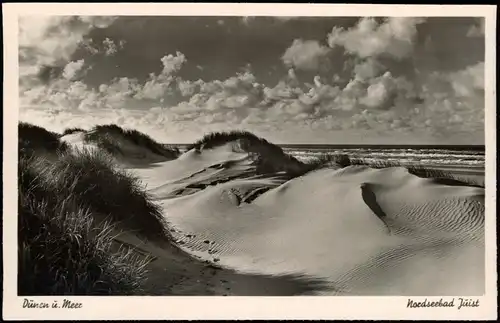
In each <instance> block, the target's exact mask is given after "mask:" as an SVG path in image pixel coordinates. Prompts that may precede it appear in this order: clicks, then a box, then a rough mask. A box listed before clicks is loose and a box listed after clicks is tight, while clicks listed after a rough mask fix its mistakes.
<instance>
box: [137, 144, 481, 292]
mask: <svg viewBox="0 0 500 323" xmlns="http://www.w3.org/2000/svg"><path fill="white" fill-rule="evenodd" d="M257 169H258V167H257V166H256V165H255V159H254V156H252V154H251V152H249V149H248V148H247V147H246V146H245V143H244V142H241V141H235V142H231V143H225V144H223V145H218V146H216V147H210V148H208V149H207V148H203V147H201V149H192V150H190V151H188V152H186V153H185V154H184V155H182V156H180V157H179V159H177V160H173V161H169V162H165V163H162V164H159V165H158V166H157V167H154V168H151V169H136V170H135V171H136V172H137V174H139V176H140V177H141V178H143V179H144V180H145V182H147V183H148V184H149V185H148V187H149V188H150V191H149V192H150V193H151V194H152V195H153V196H154V197H155V199H156V201H157V202H158V203H160V205H162V207H163V209H164V214H165V217H166V220H167V221H168V222H169V225H170V226H171V228H172V229H173V230H174V232H173V233H172V235H173V237H174V239H176V241H177V244H178V245H179V246H180V247H181V248H182V249H183V250H184V251H186V252H187V253H189V254H191V255H194V256H196V257H199V258H201V259H203V260H205V261H208V262H211V263H214V264H216V265H219V266H222V267H225V268H229V269H232V270H236V271H238V272H241V273H247V274H260V275H271V276H275V277H280V276H283V275H297V276H301V277H308V278H310V279H319V280H321V281H324V282H325V284H326V285H327V288H326V290H325V289H322V290H321V291H319V290H318V291H317V292H310V293H312V294H317V295H320V294H321V295H445V294H446V295H453V294H468V295H480V294H482V293H483V292H484V189H483V188H479V187H469V186H463V185H446V184H444V183H442V182H440V181H434V180H432V179H427V178H421V177H418V176H415V175H413V174H411V173H410V172H408V170H407V169H405V168H402V167H391V168H386V169H374V168H370V167H366V166H348V167H345V168H342V169H332V168H324V169H319V170H317V171H314V172H310V173H307V174H305V175H303V176H301V177H296V178H290V177H286V176H285V177H280V176H278V173H271V172H270V173H266V174H260V173H259V172H258V171H257ZM285 173H286V172H285ZM462 273H466V275H465V276H464V275H462Z"/></svg>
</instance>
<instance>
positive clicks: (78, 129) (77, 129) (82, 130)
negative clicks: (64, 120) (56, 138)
mask: <svg viewBox="0 0 500 323" xmlns="http://www.w3.org/2000/svg"><path fill="white" fill-rule="evenodd" d="M75 132H85V130H84V129H82V128H68V129H65V130H64V131H63V133H62V135H63V136H65V135H71V134H73V133H75Z"/></svg>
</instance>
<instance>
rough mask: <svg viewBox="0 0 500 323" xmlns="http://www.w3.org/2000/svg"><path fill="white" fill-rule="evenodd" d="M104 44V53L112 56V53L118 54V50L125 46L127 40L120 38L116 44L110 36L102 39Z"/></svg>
mask: <svg viewBox="0 0 500 323" xmlns="http://www.w3.org/2000/svg"><path fill="white" fill-rule="evenodd" d="M102 44H103V46H104V54H105V55H106V56H111V55H114V54H116V53H117V52H118V50H121V49H123V47H124V46H125V41H124V40H120V41H119V42H118V44H115V42H114V40H112V39H109V38H108V37H106V38H105V39H104V40H103V41H102Z"/></svg>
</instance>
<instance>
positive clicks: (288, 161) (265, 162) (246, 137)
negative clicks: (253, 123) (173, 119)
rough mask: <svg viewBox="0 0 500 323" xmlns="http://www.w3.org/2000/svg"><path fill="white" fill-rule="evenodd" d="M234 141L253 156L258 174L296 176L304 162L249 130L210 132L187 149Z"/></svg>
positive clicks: (205, 147) (211, 146)
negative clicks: (283, 173) (282, 173)
mask: <svg viewBox="0 0 500 323" xmlns="http://www.w3.org/2000/svg"><path fill="white" fill-rule="evenodd" d="M233 142H238V143H239V147H238V149H241V150H243V151H245V152H247V153H249V154H250V155H251V156H253V158H254V160H255V165H256V167H257V169H256V170H257V173H258V174H270V173H276V172H285V173H287V174H289V175H290V176H296V174H297V173H298V172H300V169H302V163H301V162H300V161H298V160H297V159H296V158H295V157H293V156H291V155H288V154H286V153H285V152H284V151H283V149H281V147H279V146H277V145H275V144H272V143H270V142H268V141H267V140H265V139H263V138H260V137H258V136H256V135H254V134H253V133H251V132H248V131H240V130H234V131H228V132H212V133H208V134H206V135H205V136H203V137H202V138H201V139H199V140H197V141H196V142H194V143H193V144H191V145H189V146H188V147H187V150H191V149H196V150H202V149H211V148H215V147H218V146H221V145H224V144H227V143H233Z"/></svg>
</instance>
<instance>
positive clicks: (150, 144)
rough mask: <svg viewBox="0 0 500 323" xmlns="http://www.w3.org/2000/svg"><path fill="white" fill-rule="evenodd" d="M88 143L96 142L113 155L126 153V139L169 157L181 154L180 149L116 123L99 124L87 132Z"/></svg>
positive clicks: (86, 139)
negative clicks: (123, 146)
mask: <svg viewBox="0 0 500 323" xmlns="http://www.w3.org/2000/svg"><path fill="white" fill-rule="evenodd" d="M84 138H85V141H86V142H87V143H95V144H96V145H97V147H99V148H101V149H103V150H104V151H106V152H108V153H109V154H111V155H112V156H120V155H124V154H125V152H124V151H123V149H122V147H121V141H122V140H126V141H129V142H131V143H132V144H134V145H137V146H139V147H144V148H146V149H148V150H149V151H150V152H152V153H153V154H156V155H158V156H162V157H165V158H169V159H175V158H177V157H178V155H179V150H178V149H172V148H170V147H169V146H167V145H162V144H160V143H158V142H156V141H155V140H154V139H152V138H151V137H150V136H148V135H147V134H144V133H142V132H139V131H137V130H128V129H127V130H125V129H122V128H121V127H119V126H117V125H115V124H108V125H97V126H95V127H94V128H92V129H91V130H90V131H88V132H86V133H85V137H84Z"/></svg>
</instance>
